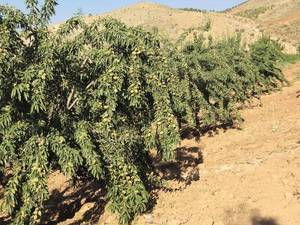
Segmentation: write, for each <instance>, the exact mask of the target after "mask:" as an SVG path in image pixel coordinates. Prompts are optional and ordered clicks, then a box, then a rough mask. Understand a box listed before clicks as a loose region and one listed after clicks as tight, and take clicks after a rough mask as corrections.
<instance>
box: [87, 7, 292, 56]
mask: <svg viewBox="0 0 300 225" xmlns="http://www.w3.org/2000/svg"><path fill="white" fill-rule="evenodd" d="M105 16H110V17H113V18H116V19H118V20H121V21H123V22H124V23H126V24H128V25H131V26H142V27H143V28H145V29H146V30H152V29H153V28H158V30H159V31H160V33H162V34H163V35H164V36H166V37H168V38H170V39H171V40H175V39H177V38H178V37H179V36H180V34H182V33H183V32H184V31H185V30H186V29H188V28H191V27H199V26H203V25H205V24H206V23H208V22H210V23H211V30H210V31H209V32H206V35H211V36H212V37H213V38H214V39H220V38H223V37H224V36H232V35H234V34H236V33H237V32H241V33H242V39H243V41H245V42H246V43H252V42H253V41H254V40H256V39H257V37H259V36H260V35H261V34H262V32H263V30H262V29H261V28H259V24H257V23H256V21H253V20H251V19H248V18H244V17H239V16H235V15H231V14H226V13H213V12H207V13H205V12H193V11H184V10H179V9H173V8H170V7H167V6H164V5H160V4H155V3H145V2H143V3H138V4H135V5H131V6H128V7H125V8H121V9H118V10H115V11H113V12H110V13H106V14H101V15H96V16H87V17H86V21H87V22H92V21H93V20H95V19H97V18H99V17H105ZM274 37H275V38H276V36H275V35H274ZM285 45H286V49H287V51H288V52H291V51H293V47H292V46H291V45H290V44H289V43H288V42H286V43H285Z"/></svg>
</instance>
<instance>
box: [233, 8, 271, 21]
mask: <svg viewBox="0 0 300 225" xmlns="http://www.w3.org/2000/svg"><path fill="white" fill-rule="evenodd" d="M273 7H274V6H273V5H272V6H269V7H258V8H254V9H247V10H245V11H242V12H240V13H238V14H237V15H238V16H242V17H246V18H249V19H257V18H258V17H259V16H260V15H261V14H264V13H265V12H266V11H268V10H270V9H272V8H273Z"/></svg>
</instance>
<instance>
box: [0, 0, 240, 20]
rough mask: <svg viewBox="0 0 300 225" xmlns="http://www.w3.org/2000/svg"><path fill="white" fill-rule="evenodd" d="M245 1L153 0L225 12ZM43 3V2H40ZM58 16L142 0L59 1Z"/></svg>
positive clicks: (9, 0) (16, 2)
mask: <svg viewBox="0 0 300 225" xmlns="http://www.w3.org/2000/svg"><path fill="white" fill-rule="evenodd" d="M243 1H244V0H180V1H179V0H152V1H150V2H156V3H160V4H164V5H168V6H171V7H173V8H190V7H192V8H198V9H206V10H224V9H227V8H230V7H232V6H234V5H237V4H239V3H241V2H243ZM40 2H41V0H40ZM57 2H58V6H57V9H56V15H55V16H54V17H53V18H52V22H53V23H57V22H62V21H65V20H67V19H68V18H70V17H72V15H74V14H75V13H76V12H78V11H79V9H80V11H81V12H82V13H83V14H90V13H91V14H93V15H96V14H100V13H104V12H110V11H112V10H114V9H117V8H121V7H125V6H128V5H131V4H135V3H137V2H141V0H119V1H117V0H58V1H57ZM0 4H9V5H12V6H15V7H17V8H18V9H22V10H24V9H25V6H24V0H0Z"/></svg>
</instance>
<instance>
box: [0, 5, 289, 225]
mask: <svg viewBox="0 0 300 225" xmlns="http://www.w3.org/2000/svg"><path fill="white" fill-rule="evenodd" d="M26 3H27V6H28V10H29V13H28V14H24V13H22V12H21V11H19V10H17V9H14V8H12V7H9V6H0V34H1V39H0V176H1V177H3V176H4V177H5V178H7V179H8V181H7V182H4V186H5V193H4V199H3V200H4V201H3V204H2V210H3V211H6V212H8V213H9V214H10V215H11V216H12V218H13V224H38V223H40V217H41V214H42V211H43V206H44V202H45V200H47V199H48V198H49V193H48V188H47V176H48V174H49V173H50V172H51V171H53V170H56V169H59V170H60V171H62V172H63V173H64V174H66V175H68V176H72V177H76V176H78V174H79V170H80V171H82V170H84V171H85V172H86V173H87V174H89V176H92V177H93V178H94V179H97V180H101V181H102V182H103V183H105V184H106V188H107V193H108V194H107V197H108V199H109V207H110V209H111V210H112V211H113V212H116V213H117V214H119V216H120V222H121V223H122V224H128V223H129V222H130V221H131V220H132V219H133V218H134V216H135V215H137V214H139V213H142V212H144V211H145V210H146V209H147V207H148V203H149V200H150V194H149V187H150V186H151V185H152V184H153V182H154V181H155V180H157V179H156V176H155V174H154V173H153V172H154V169H153V167H152V162H151V159H150V158H149V155H148V151H149V150H150V149H153V148H155V149H156V150H157V152H158V154H159V156H160V159H161V160H173V159H174V149H175V147H176V145H177V144H178V143H179V141H180V134H179V131H180V127H181V124H182V123H184V124H186V125H188V126H195V127H201V126H208V127H209V126H214V125H217V124H220V123H233V122H234V121H235V120H236V119H238V118H239V114H238V110H237V104H238V103H243V102H245V101H247V100H248V99H249V98H251V97H252V96H256V95H258V94H260V93H262V92H264V91H268V90H269V88H272V89H273V88H274V87H279V86H280V82H281V81H283V80H284V79H283V77H282V74H281V71H280V70H279V69H278V68H277V67H276V63H277V61H278V59H279V56H280V53H279V50H280V49H278V46H277V45H276V42H274V41H271V40H270V39H268V38H266V37H264V38H262V39H261V40H259V41H258V42H257V43H255V44H254V45H253V46H252V47H251V51H250V53H248V52H246V51H245V49H244V47H243V46H242V45H241V44H240V39H239V38H233V39H228V40H225V41H221V42H219V43H213V42H212V41H211V40H210V41H209V42H208V43H207V42H206V40H205V39H204V38H203V37H202V36H201V35H195V37H194V39H193V40H191V41H188V42H185V44H183V43H184V42H181V45H175V44H172V43H170V42H168V41H162V40H160V38H159V37H158V35H157V34H151V33H149V32H145V31H143V30H142V29H141V28H133V27H127V26H126V25H124V24H123V23H120V22H118V21H116V20H114V19H109V18H108V19H101V20H97V21H95V22H93V23H92V24H90V25H87V24H86V23H84V21H83V20H82V19H81V18H80V17H74V18H72V19H70V20H68V21H67V22H66V23H65V24H63V25H61V26H60V27H59V28H58V30H56V31H55V32H54V31H50V30H49V29H48V28H47V25H48V23H49V19H50V17H51V15H53V14H54V8H55V5H56V2H55V1H54V0H46V1H45V2H44V3H45V4H44V5H42V6H41V7H39V4H38V2H37V1H35V0H27V1H26ZM188 32H189V31H188ZM188 32H187V33H188ZM182 39H184V38H182ZM178 43H180V42H178Z"/></svg>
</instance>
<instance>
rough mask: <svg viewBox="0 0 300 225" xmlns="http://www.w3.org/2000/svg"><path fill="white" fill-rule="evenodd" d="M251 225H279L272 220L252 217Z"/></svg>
mask: <svg viewBox="0 0 300 225" xmlns="http://www.w3.org/2000/svg"><path fill="white" fill-rule="evenodd" d="M251 222H252V225H280V224H279V223H278V222H277V221H276V220H275V219H273V218H262V217H260V216H254V217H252V219H251Z"/></svg>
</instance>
